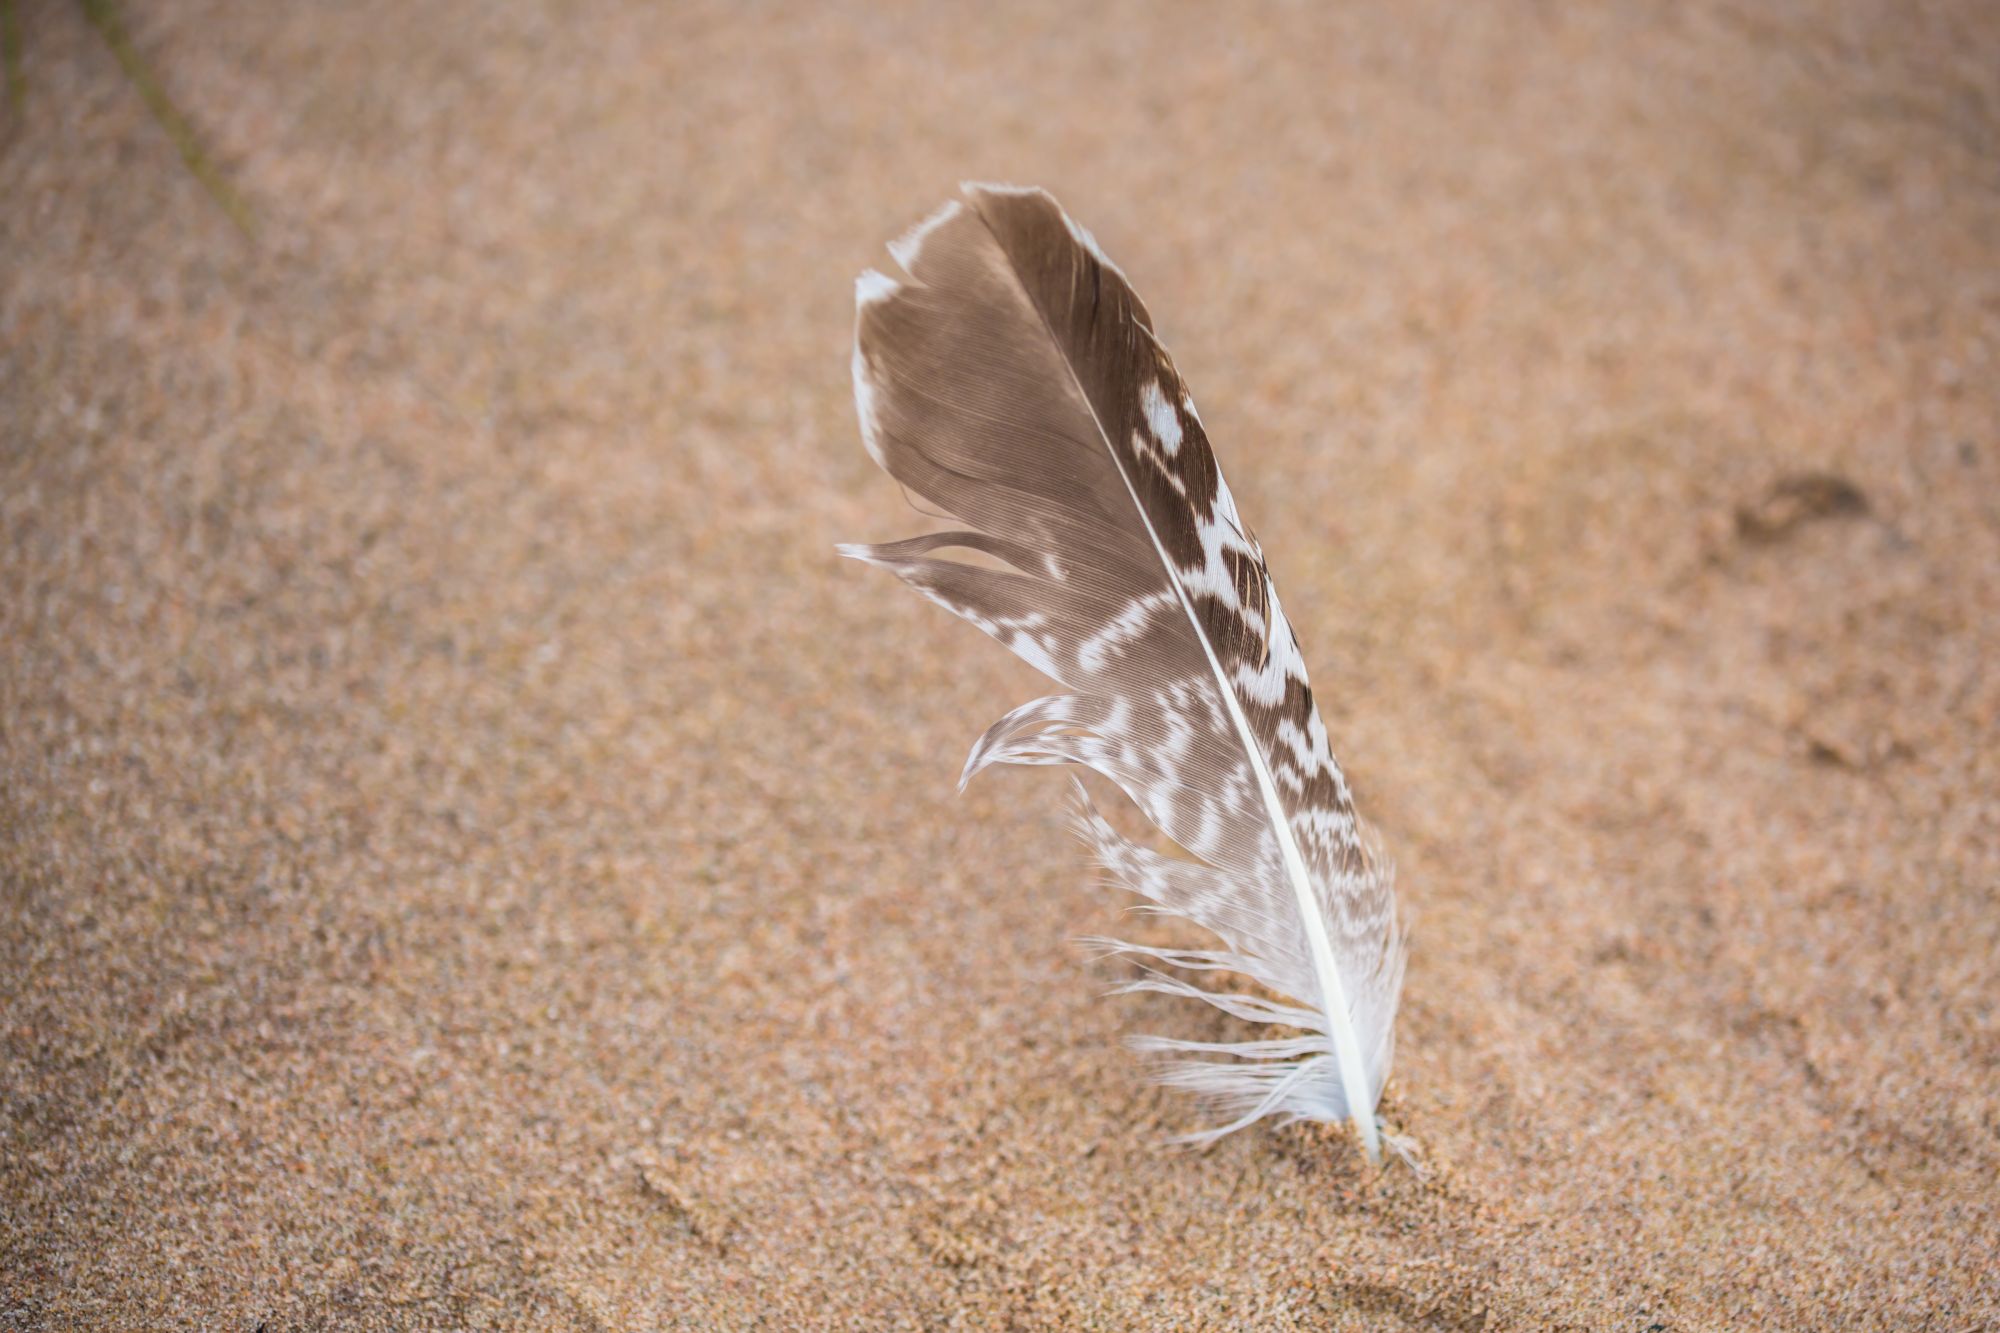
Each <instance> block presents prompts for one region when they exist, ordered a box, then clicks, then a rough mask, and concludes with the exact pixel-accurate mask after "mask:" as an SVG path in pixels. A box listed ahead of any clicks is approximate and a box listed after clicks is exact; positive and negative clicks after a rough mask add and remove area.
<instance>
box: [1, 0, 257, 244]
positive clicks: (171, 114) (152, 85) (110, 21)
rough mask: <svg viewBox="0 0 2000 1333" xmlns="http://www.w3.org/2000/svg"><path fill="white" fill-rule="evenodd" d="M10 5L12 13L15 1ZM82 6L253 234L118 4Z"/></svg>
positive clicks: (217, 194)
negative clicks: (128, 29)
mask: <svg viewBox="0 0 2000 1333" xmlns="http://www.w3.org/2000/svg"><path fill="white" fill-rule="evenodd" d="M6 2H7V3H8V7H9V9H10V10H11V8H12V5H11V0H6ZM78 3H79V4H80V5H81V6H82V7H83V16H84V17H85V18H86V19H88V20H89V21H90V26H91V27H93V28H95V29H97V33H98V36H100V37H102V38H103V39H104V44H105V45H106V46H108V47H110V48H111V54H112V55H113V56H115V57H117V59H118V64H119V65H120V67H122V68H123V69H124V71H125V77H126V78H128V79H130V80H131V81H132V86H133V87H135V88H137V89H138V90H139V96H140V97H142V98H144V99H145V102H146V108H147V109H148V110H149V111H151V112H152V113H153V119H154V120H155V121H157V122H158V123H159V126H160V128H161V129H163V130H165V131H166V132H167V137H168V138H169V139H171V140H173V143H174V147H175V148H176V149H177V150H178V151H179V152H180V155H181V162H182V163H183V164H184V165H185V166H186V167H187V169H188V170H189V171H190V172H192V173H193V174H194V178H195V179H196V180H197V181H200V182H201V186H202V188H203V189H205V190H207V191H208V193H209V197H210V198H212V199H214V200H215V202H216V203H217V204H219V205H220V206H221V207H222V211H223V212H225V213H227V214H228V215H229V220H230V221H231V222H234V223H235V224H236V228H237V230H238V231H241V232H242V233H243V234H244V235H245V236H250V235H253V234H254V228H253V224H252V219H251V216H250V209H249V206H248V205H247V204H245V203H244V202H243V199H242V197H241V196H239V195H238V194H237V193H236V191H235V190H234V189H233V188H231V186H230V184H229V182H228V181H227V180H225V179H223V176H222V173H221V172H220V171H217V170H216V168H215V164H214V163H213V162H212V161H210V160H209V156H208V153H207V151H206V150H205V149H203V148H202V146H201V140H200V139H199V138H198V137H197V136H196V135H195V132H194V126H192V125H190V124H189V123H188V119H187V117H186V116H184V115H182V114H181V110H180V108H179V107H177V106H175V105H174V101H173V99H172V98H171V97H169V96H167V90H166V89H165V88H163V87H161V86H160V81H159V80H158V79H157V78H155V77H154V76H153V71H152V68H151V67H150V66H148V65H147V64H146V61H145V59H144V58H143V57H142V56H141V55H140V54H139V51H138V48H137V47H135V46H133V45H132V37H131V34H129V33H128V32H126V31H125V21H124V20H123V19H122V18H120V17H119V15H118V7H117V5H116V4H114V3H113V0H78Z"/></svg>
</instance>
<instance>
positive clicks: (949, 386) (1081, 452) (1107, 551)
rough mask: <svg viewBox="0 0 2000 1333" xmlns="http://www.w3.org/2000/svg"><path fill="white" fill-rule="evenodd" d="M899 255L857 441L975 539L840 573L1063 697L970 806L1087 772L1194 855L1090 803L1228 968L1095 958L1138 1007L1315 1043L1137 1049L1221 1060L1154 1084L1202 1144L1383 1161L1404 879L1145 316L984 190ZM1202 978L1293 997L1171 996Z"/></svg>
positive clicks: (904, 244)
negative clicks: (1112, 970) (926, 612)
mask: <svg viewBox="0 0 2000 1333" xmlns="http://www.w3.org/2000/svg"><path fill="white" fill-rule="evenodd" d="M889 250H890V253H891V254H892V255H894V257H895V258H896V260H897V262H898V263H899V264H900V265H901V267H902V268H903V269H904V270H905V271H906V272H907V274H908V277H907V279H896V278H891V277H888V276H886V275H884V274H881V273H877V272H874V271H870V272H867V273H864V274H862V275H861V277H860V279H859V280H858V282H857V283H856V287H855V294H856V306H857V310H856V319H855V339H854V360H853V372H854V397H855V404H856V408H857V411H858V414H859V417H860V423H861V437H862V441H863V443H864V444H865V446H866V447H867V450H868V453H869V455H870V456H871V457H872V458H874V460H875V461H876V463H878V464H880V465H881V467H882V468H883V469H884V470H885V471H887V472H888V473H889V474H890V475H891V476H892V477H894V478H895V479H896V480H897V481H899V482H901V483H902V484H903V486H904V487H905V488H907V490H908V491H910V492H913V493H914V494H915V495H917V496H919V497H922V498H923V499H924V500H926V501H928V502H930V503H931V504H932V505H935V506H937V507H938V508H940V509H942V510H943V511H945V513H946V515H948V516H950V517H951V518H954V519H956V520H957V522H958V523H960V524H962V525H963V526H962V527H960V528H957V529H955V530H953V531H949V532H942V533H935V534H932V535H930V536H924V537H916V538H912V539H909V540H906V541H900V542H890V543H887V544H884V545H878V546H859V545H850V546H842V547H841V548H840V550H841V553H842V554H843V555H848V556H852V557H854V558H856V559H858V560H863V561H866V562H868V563H869V564H872V565H879V566H881V567H883V568H885V569H888V570H890V571H891V572H893V573H895V574H896V575H897V576H898V577H900V578H901V579H902V580H903V581H904V582H906V583H908V584H909V585H910V586H911V587H913V588H915V589H917V590H918V591H919V592H921V593H923V594H924V595H925V596H926V597H928V598H930V599H931V600H932V601H934V602H936V603H938V604H939V605H941V606H943V607H945V608H946V609H947V610H949V611H951V612H953V613H954V614H956V615H958V616H961V617H963V618H964V619H966V620H968V621H970V622H972V623H973V624H974V625H976V626H978V627H979V628H980V629H981V630H983V631H985V632H986V633H987V634H989V635H991V636H992V637H993V638H995V639H997V640H999V641H1000V642H1001V643H1002V644H1004V645H1006V646H1007V647H1008V648H1010V649H1011V650H1013V652H1014V653H1015V654H1016V655H1018V656H1019V657H1021V658H1022V659H1023V660H1025V661H1026V662H1028V663H1029V664H1030V665H1032V666H1034V667H1035V668H1036V669H1037V670H1039V671H1041V672H1042V673H1043V674H1045V675H1047V676H1049V677H1051V678H1053V679H1054V680H1055V681H1057V682H1058V683H1059V684H1061V685H1062V686H1063V688H1064V691H1065V692H1064V693H1061V694H1056V695H1052V696H1050V697H1048V698H1044V699H1038V700H1036V701H1034V702H1033V703H1029V704H1025V705H1023V706H1021V707H1019V708H1016V709H1015V710H1014V711H1013V712H1011V713H1009V714H1007V715H1006V716H1005V717H1003V718H1001V719H1000V720H999V721H998V722H996V723H995V724H994V725H993V726H992V727H991V728H990V729H989V730H988V731H987V732H986V734H985V735H984V736H982V737H980V739H979V741H978V743H977V744H976V745H974V746H973V749H972V754H971V756H970V757H969V758H968V759H967V761H966V765H965V770H964V773H963V775H962V776H961V778H960V782H959V785H960V787H961V789H962V788H963V787H964V785H965V783H966V782H968V781H970V780H971V778H972V777H973V776H974V775H975V774H977V773H978V772H979V771H980V770H982V769H984V768H986V767H987V766H988V765H991V764H996V763H1012V764H1077V765H1082V766H1084V767H1086V768H1091V769H1095V770H1096V771H1097V772H1098V773H1100V774H1102V775H1103V776H1105V777H1106V778H1109V779H1110V780H1111V781H1112V782H1114V783H1116V784H1117V785H1118V786H1119V787H1120V788H1121V789H1122V790H1123V791H1124V792H1125V793H1126V794H1127V795H1128V796H1129V797H1130V798H1131V799H1132V800H1133V802H1134V803H1135V804H1137V806H1138V807H1139V809H1140V810H1141V811H1143V812H1144V813H1145V815H1146V816H1147V817H1148V818H1149V819H1150V820H1151V821H1152V822H1153V823H1154V824H1155V825H1157V826H1158V828H1159V829H1160V831H1161V832H1163V833H1164V834H1165V835H1166V836H1167V837H1168V838H1169V839H1171V840H1172V842H1173V843H1175V844H1177V845H1178V847H1179V848H1180V849H1182V850H1185V851H1186V852H1187V853H1189V854H1190V855H1189V856H1188V857H1181V856H1167V855H1163V854H1161V853H1159V852H1156V851H1153V850H1150V849H1148V848H1146V847H1142V846H1140V845H1138V844H1137V843H1134V842H1132V841H1131V840H1129V839H1127V838H1125V837H1124V836H1123V835H1121V834H1120V833H1118V832H1117V831H1116V830H1115V829H1113V828H1112V826H1111V825H1110V823H1109V822H1107V821H1106V820H1105V819H1104V817H1103V816H1102V815H1100V814H1099V813H1098V811H1097V810H1096V809H1095V808H1094V807H1093V805H1092V804H1091V801H1090V797H1089V795H1088V793H1087V792H1086V791H1085V789H1084V787H1083V785H1082V783H1080V782H1078V783H1076V784H1075V788H1076V801H1077V818H1076V823H1077V829H1078V831H1079V833H1080V834H1081V835H1082V837H1083V839H1084V841H1085V842H1086V843H1088V844H1089V846H1090V847H1091V849H1092V851H1093V852H1094V853H1095V855H1096V858H1097V860H1098V862H1099V863H1100V864H1101V865H1102V866H1103V867H1104V868H1105V869H1106V870H1107V871H1108V872H1109V873H1110V875H1111V876H1112V878H1113V879H1114V880H1115V881H1116V882H1117V883H1119V884H1120V885H1122V886H1123V887H1125V888H1126V889H1129V890H1130V891H1132V892H1133V893H1136V894H1138V895H1139V896H1140V897H1142V898H1145V899H1147V900H1149V902H1150V903H1151V904H1152V905H1153V907H1154V908H1156V909H1157V910H1159V911H1162V912H1165V913H1168V914H1171V915H1175V916H1180V917H1185V918H1187V919H1188V920H1190V921H1193V922H1195V923H1196V924H1198V925H1200V926H1202V927H1204V928H1205V929H1206V930H1207V931H1208V932H1209V933H1210V934H1212V935H1213V936H1215V938H1216V939H1217V940H1218V941H1219V942H1220V944H1221V946H1222V947H1220V948H1217V949H1209V950H1169V949H1155V948H1148V947H1143V946H1139V945H1132V944H1120V943H1117V942H1105V946H1104V947H1106V948H1108V949H1110V950H1111V951H1113V952H1116V953H1120V954H1125V955H1129V956H1133V957H1136V958H1139V959H1141V960H1143V961H1144V962H1146V963H1147V964H1148V965H1149V971H1148V972H1147V974H1146V975H1145V976H1144V977H1143V978H1142V979H1139V980H1135V981H1133V982H1131V983H1130V984H1129V985H1127V986H1126V987H1124V988H1123V989H1125V990H1127V991H1159V992H1163V993H1166V994H1170V995H1182V996H1187V997H1190V998H1194V999H1200V1000H1203V1001H1205V1002H1207V1003H1209V1004H1212V1005H1214V1006H1216V1007H1217V1008H1219V1009H1221V1010H1223V1011H1224V1012H1225V1013H1228V1014H1231V1015H1233V1016H1235V1017H1237V1018H1240V1019H1244V1020H1246V1021H1248V1022H1251V1023H1267V1024H1275V1025H1278V1026H1280V1027H1285V1028H1292V1029H1296V1030H1298V1031H1299V1032H1301V1033H1303V1034H1305V1035H1304V1036H1301V1037H1295V1038H1280V1039H1277V1040H1265V1041H1245V1042H1207V1043H1198V1042H1185V1041H1174V1040H1171V1039H1167V1038H1151V1039H1144V1040H1142V1041H1141V1042H1140V1043H1138V1044H1139V1045H1140V1047H1141V1049H1146V1050H1150V1051H1154V1052H1165V1053H1169V1054H1173V1055H1177V1056H1186V1055H1195V1054H1199V1055H1203V1056H1220V1057H1223V1058H1220V1059H1188V1060H1184V1061H1181V1062H1180V1063H1177V1064H1173V1065H1170V1066H1169V1067H1168V1068H1167V1071H1166V1073H1165V1075H1164V1080H1165V1081H1166V1082H1168V1083H1170V1084H1173V1085H1175V1086H1179V1087H1182V1088H1186V1089H1189V1090H1191V1091H1193V1092H1195V1093H1198V1094H1200V1095H1201V1096H1203V1097H1204V1098H1206V1099H1207V1100H1208V1101H1209V1102H1210V1103H1211V1104H1212V1105H1213V1106H1214V1107H1215V1108H1216V1109H1218V1110H1219V1111H1220V1112H1221V1113H1222V1114H1225V1115H1227V1116H1229V1117H1230V1119H1229V1120H1228V1122H1227V1123H1224V1124H1222V1125H1219V1126H1217V1127H1216V1128H1213V1129H1210V1130H1207V1131H1204V1132H1203V1133H1200V1134H1194V1135H1189V1136H1187V1137H1188V1138H1189V1139H1190V1140H1193V1141H1206V1140H1210V1139H1213V1138H1215V1137H1217V1136H1220V1135H1222V1134H1226V1133H1229V1132H1231V1131H1233V1130H1236V1129H1240V1128H1242V1127H1243V1126H1245V1125H1248V1124H1250V1123H1252V1122H1254V1121H1256V1120H1258V1119H1260V1118H1262V1117H1265V1116H1277V1117H1279V1118H1281V1119H1283V1120H1296V1119H1310V1120H1318V1121H1328V1122H1335V1123H1337V1122H1339V1121H1342V1120H1350V1121H1352V1122H1353V1124H1354V1126H1355V1129H1356V1131H1357V1132H1358V1134H1359V1136H1360V1140H1361V1143H1362V1146H1363V1148H1364V1149H1365V1150H1366V1152H1367V1154H1368V1156H1369V1159H1370V1160H1371V1161H1374V1162H1378V1163H1379V1162H1380V1160H1381V1147H1380V1143H1381V1130H1380V1127H1379V1125H1378V1122H1377V1118H1376V1106H1377V1104H1378V1102H1379V1100H1380V1098H1381V1094H1382V1086H1383V1083H1384V1082H1385V1081H1386V1079H1387V1078H1388V1073H1389V1065H1390V1061H1391V1058H1392V1055H1393V1053H1394V1035H1393V1030H1394V1022H1395V1016H1396V1001H1397V996H1398V993H1399V991H1400V989H1401V984H1402V974H1403V944H1402V934H1401V929H1400V927H1399V925H1398V922H1397V918H1396V911H1395V901H1394V870H1393V867H1392V866H1391V865H1390V863H1389V862H1388V861H1387V860H1386V859H1385V858H1384V857H1383V856H1382V855H1381V854H1380V852H1379V851H1378V850H1377V847H1376V844H1375V842H1374V840H1373V838H1372V837H1371V836H1370V834H1369V833H1368V831H1367V829H1366V828H1365V826H1364V825H1363V824H1362V823H1361V821H1360V819H1359V818H1358V817H1357V816H1356V814H1355V809H1354V800H1353V796H1352V794H1351V793H1350V791H1349V790H1348V785H1347V781H1346V779H1345V778H1344V777H1343V776H1342V774H1341V771H1340V768H1339V766H1338V765H1336V764H1335V762H1334V759H1333V755H1332V753H1331V751H1330V749H1329V746H1328V742H1327V735H1326V729H1325V727H1324V726H1323V725H1322V724H1321V722H1320V718H1319V711H1318V709H1317V707H1316V706H1315V705H1314V703H1313V695H1312V690H1311V688H1310V687H1309V686H1308V685H1307V683H1306V669H1305V663H1304V661H1303V660H1302V658H1301V656H1300V653H1299V645H1298V640H1297V638H1296V636H1294V634H1293V633H1292V627H1291V624H1290V622H1289V621H1287V620H1286V618H1285V612H1284V608H1283V607H1282V606H1281V605H1280V604H1279V601H1278V594H1277V589H1276V588H1275V587H1274V586H1273V584H1272V582H1271V576H1270V572H1269V570H1268V569H1267V568H1266V567H1265V563H1264V555H1263V551H1262V550H1261V548H1260V547H1259V546H1258V543H1257V540H1256V538H1255V537H1254V536H1252V535H1251V533H1250V530H1249V528H1248V527H1246V526H1245V525H1244V523H1243V521H1242V519H1241V518H1240V517H1239V516H1238V514H1237V512H1236V503H1235V501H1234V500H1233V499H1232V498H1231V496H1230V493H1229V487H1228V485H1227V483H1225V482H1224V481H1223V479H1222V473H1221V471H1220V469H1219V468H1218V467H1217V465H1216V460H1215V455H1214V453H1213V452H1212V451H1211V449H1210V447H1209V442H1208V436H1207V434H1206V432H1205V431H1204V430H1203V428H1202V424H1201V418H1200V417H1199V416H1198V415H1196V413H1195V408H1194V402H1193V400H1192V399H1191V398H1190V397H1189V396H1188V391H1187V387H1186V385H1184V384H1183V383H1182V381H1181V378H1180V376H1179V374H1178V373H1176V371H1175V370H1174V363H1173V360H1172V358H1170V357H1169V356H1168V355H1167V351H1166V349H1165V348H1164V347H1163V346H1161V345H1160V342H1159V340H1158V339H1157V338H1156V337H1155V336H1154V333H1153V324H1152V320H1151V318H1150V317H1149V316H1148V315H1147V313H1146V307H1145V306H1144V305H1142V304H1141V303H1140V301H1139V298H1138V297H1137V296H1136V295H1134V293H1133V291H1132V289H1131V287H1130V286H1129V285H1128V284H1127V282H1126V280H1125V275H1124V274H1123V273H1122V272H1120V271H1119V269H1118V267H1117V266H1116V265H1114V264H1113V263H1112V262H1111V261H1110V260H1109V259H1107V258H1105V256H1104V254H1103V252H1102V251H1101V250H1099V249H1098V247H1097V243H1096V242H1095V241H1094V240H1093V239H1092V238H1091V236H1090V234H1089V233H1088V232H1086V231H1084V230H1083V229H1082V228H1081V227H1079V226H1077V225H1076V224H1075V223H1074V222H1072V221H1071V220H1070V219H1069V217H1068V215H1067V214H1065V213H1064V212H1063V210H1062V209H1061V208H1060V207H1059V206H1058V205H1057V204H1056V202H1055V200H1054V199H1052V198H1050V197H1049V195H1047V194H1046V193H1044V192H1042V191H1040V190H1022V189H1016V188H1013V187H1006V186H992V185H967V186H966V187H964V193H963V196H962V197H961V198H959V199H957V200H954V201H953V202H951V203H948V204H946V205H945V206H944V207H943V208H942V209H940V210H939V211H938V212H937V213H935V214H933V215H932V216H931V217H930V218H929V219H928V220H926V221H925V222H923V223H922V224H920V225H919V226H917V227H916V228H915V229H914V230H912V231H911V232H909V233H908V234H907V235H905V236H904V237H903V238H902V239H901V240H899V241H896V242H895V243H894V244H892V245H891V246H890V247H889ZM952 550H961V551H970V552H976V553H978V554H979V555H981V556H985V557H988V559H986V560H983V561H980V562H979V563H976V564H975V563H971V562H969V561H966V560H962V559H954V558H951V557H949V556H948V555H945V554H941V553H944V552H948V551H952ZM1203 971H1220V972H1229V973H1235V974H1239V975H1241V976H1244V977H1248V978H1251V979H1252V980H1254V981H1256V982H1258V983H1261V985H1262V986H1263V987H1264V989H1265V990H1266V991H1267V992H1269V993H1270V994H1275V995H1276V996H1279V997H1282V999H1281V1000H1274V999H1271V998H1268V996H1266V995H1255V994H1230V993H1223V992H1218V991H1212V990H1207V989H1204V988H1202V987H1199V986H1196V985H1194V984H1192V983H1191V982H1189V981H1187V980H1185V979H1183V977H1182V975H1180V974H1182V973H1188V972H1203Z"/></svg>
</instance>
